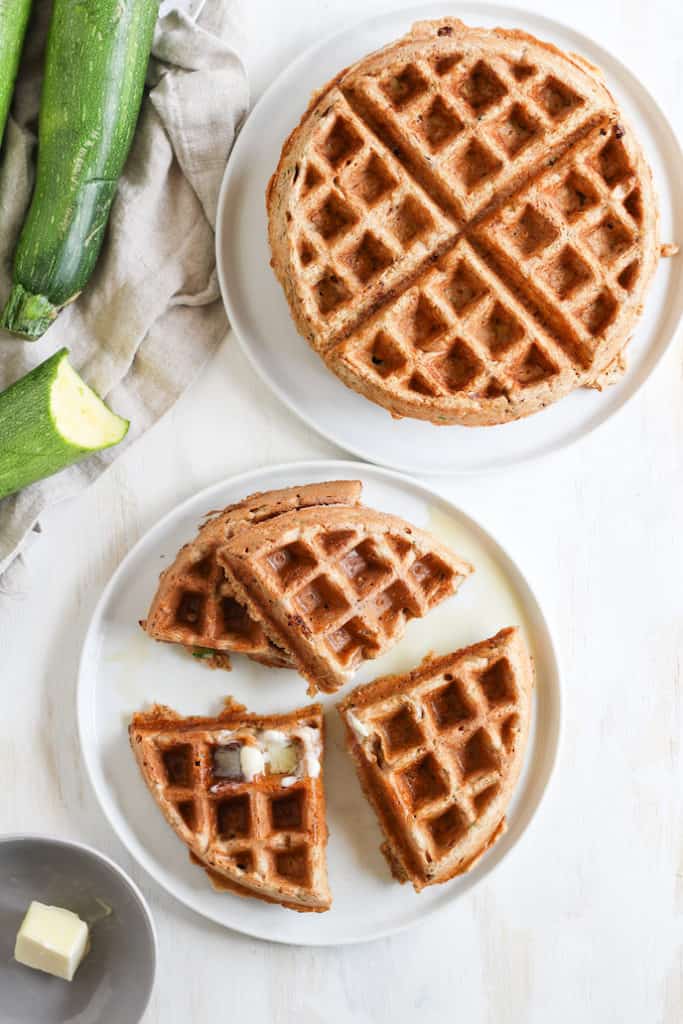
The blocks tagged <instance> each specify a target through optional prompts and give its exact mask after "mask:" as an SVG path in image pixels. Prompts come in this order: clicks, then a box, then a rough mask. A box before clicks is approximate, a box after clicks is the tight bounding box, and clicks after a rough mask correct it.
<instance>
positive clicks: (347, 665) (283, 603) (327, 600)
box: [218, 506, 473, 694]
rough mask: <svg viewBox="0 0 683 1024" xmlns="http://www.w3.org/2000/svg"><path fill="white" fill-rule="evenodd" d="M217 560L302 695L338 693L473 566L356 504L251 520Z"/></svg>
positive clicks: (432, 540)
mask: <svg viewBox="0 0 683 1024" xmlns="http://www.w3.org/2000/svg"><path fill="white" fill-rule="evenodd" d="M218 560H219V562H220V564H221V565H222V566H223V567H224V569H225V573H226V577H227V579H228V581H229V583H230V585H231V586H232V588H233V590H234V593H235V594H236V596H237V598H238V600H239V601H240V602H241V603H242V604H244V606H245V607H246V608H247V609H248V611H249V614H250V616H251V617H252V618H253V619H254V620H255V621H256V622H259V623H260V624H261V625H262V626H263V628H264V630H265V631H266V634H267V635H268V636H269V637H270V639H271V640H272V641H273V642H274V643H276V644H278V645H281V646H283V647H286V648H287V650H288V651H289V652H290V653H291V655H292V658H293V660H294V662H295V664H296V667H297V668H298V670H299V672H300V673H301V674H302V675H303V676H304V677H305V678H306V679H307V680H308V682H309V693H311V694H314V693H316V692H317V691H318V690H324V691H326V692H328V693H332V692H334V691H335V690H337V689H339V687H340V686H342V685H343V684H344V683H345V682H346V681H347V680H348V679H349V678H350V677H351V675H352V674H353V672H354V671H355V670H356V669H357V668H358V666H359V664H360V663H361V662H362V661H364V660H366V659H369V658H377V657H379V655H381V654H383V653H384V652H385V651H386V650H387V649H388V648H389V647H391V646H392V645H393V644H394V643H396V641H397V640H400V638H401V637H402V636H403V633H404V630H405V626H406V623H407V622H408V621H409V620H410V619H413V618H422V616H423V615H426V614H427V612H429V611H430V610H431V609H432V608H434V607H435V606H436V605H437V604H439V603H440V602H441V601H443V600H444V599H445V598H447V597H450V596H451V595H452V594H454V593H455V591H456V590H457V589H458V587H459V586H460V584H461V583H462V581H463V580H464V579H465V577H466V576H468V575H469V574H470V573H471V572H472V571H473V569H472V566H471V565H469V564H468V563H467V562H465V561H463V560H462V559H461V558H459V557H458V556H457V555H455V554H454V553H453V552H452V551H450V550H449V548H447V547H446V546H445V545H444V544H441V543H440V542H439V541H438V540H436V538H434V537H432V536H431V535H430V534H428V533H426V532H425V531H423V530H419V529H418V528H417V527H415V526H412V525H411V524H410V523H407V522H406V521H405V520H403V519H399V518H398V517H397V516H392V515H388V514H386V513H384V512H376V511H374V510H373V509H368V508H366V507H364V506H361V507H351V506H345V507H342V506H337V507H332V506H329V507H326V508H322V507H320V508H314V509H302V510H301V511H298V512H290V513H288V514H286V515H283V516H279V517H278V518H277V519H274V520H272V521H270V522H265V523H260V524H258V525H256V526H251V527H249V528H247V529H245V530H243V531H241V532H240V534H239V535H238V536H236V537H234V538H233V539H232V540H231V541H229V542H228V543H227V544H226V545H225V546H224V547H222V548H221V549H220V551H219V552H218Z"/></svg>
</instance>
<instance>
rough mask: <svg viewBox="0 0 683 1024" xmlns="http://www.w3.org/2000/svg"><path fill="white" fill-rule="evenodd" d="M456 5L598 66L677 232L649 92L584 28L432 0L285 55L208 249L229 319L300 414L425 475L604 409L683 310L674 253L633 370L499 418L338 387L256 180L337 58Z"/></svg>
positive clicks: (601, 414)
mask: <svg viewBox="0 0 683 1024" xmlns="http://www.w3.org/2000/svg"><path fill="white" fill-rule="evenodd" d="M449 13H450V14H457V15H458V17H460V18H462V19H463V20H464V21H466V22H468V23H470V24H474V25H484V26H495V25H503V26H510V27H515V28H520V29H524V30H526V31H528V32H531V33H532V34H534V35H536V36H539V37H540V38H541V39H546V40H549V41H550V42H553V43H555V44H556V45H558V46H560V47H561V48H562V49H564V50H573V51H576V52H578V53H581V54H583V55H584V56H585V57H587V58H588V59H589V60H590V61H592V62H593V63H594V64H597V65H598V67H601V68H602V69H603V70H604V72H605V74H606V77H607V83H608V85H609V87H610V89H612V91H613V92H614V94H615V96H616V98H617V99H618V101H619V103H620V104H621V106H622V109H623V110H624V111H625V112H626V113H627V114H628V116H629V118H630V121H631V123H632V124H633V127H634V129H635V130H636V132H637V133H638V137H639V138H640V140H641V141H642V143H643V146H644V148H645V152H646V153H647V155H648V158H649V161H650V164H651V166H652V170H653V173H654V178H655V184H656V186H657V190H658V192H659V197H660V205H661V215H662V240H663V241H664V242H668V241H676V240H677V241H679V242H680V241H683V193H682V192H681V189H680V178H681V170H682V167H683V158H682V156H681V151H680V148H679V146H678V143H677V141H676V137H675V135H674V133H673V132H672V130H671V128H670V127H669V125H668V123H667V121H666V119H665V118H664V116H663V114H662V113H661V111H660V110H659V108H658V107H657V105H656V103H655V101H654V100H653V99H652V97H651V96H650V95H649V93H648V92H646V90H645V89H644V88H643V86H642V85H641V84H640V82H639V81H638V80H637V79H636V78H635V76H634V75H633V74H632V73H631V72H630V71H629V70H628V69H627V68H626V67H624V65H623V64H621V63H620V62H619V61H618V60H617V59H616V58H615V57H612V56H611V54H609V53H608V52H607V51H606V50H604V49H602V47H600V46H598V45H597V44H596V43H594V42H593V41H592V40H590V39H588V38H587V37H586V36H583V35H581V34H580V33H578V32H575V31H574V29H572V28H569V27H568V26H566V25H562V24H560V23H559V22H556V21H553V20H551V19H549V18H545V17H542V16H541V15H538V14H531V13H530V12H528V11H524V10H520V9H516V8H511V7H504V6H500V5H496V4H485V3H463V4H457V5H454V4H449V3H440V4H434V5H431V4H430V5H428V6H421V7H413V8H411V9H409V10H402V11H394V12H389V13H387V14H382V15H379V16H377V17H375V18H372V19H370V20H369V21H365V22H363V23H362V24H361V25H356V26H354V27H353V28H351V29H348V30H347V31H345V32H342V33H341V34H339V35H335V36H334V37H332V38H330V39H327V40H325V41H323V42H321V43H319V44H317V45H316V46H315V47H313V48H312V49H310V50H308V51H306V52H305V53H304V54H302V56H300V57H299V58H298V59H297V60H296V61H294V63H293V64H291V65H290V66H289V67H288V68H287V69H286V70H285V71H284V72H283V73H282V74H281V75H280V76H279V77H278V78H277V79H276V80H275V82H273V84H272V85H271V86H270V88H269V89H268V90H267V92H266V93H265V94H264V95H263V96H262V97H261V99H260V100H259V102H258V103H257V104H256V106H255V107H254V110H253V111H252V113H251V115H250V117H249V119H248V120H247V122H246V124H245V126H244V128H243V129H242V132H241V134H240V136H239V139H238V140H237V144H236V145H235V148H234V150H233V153H232V156H231V158H230V161H229V163H228V166H227V170H226V174H225V178H224V181H223V187H222V191H221V197H220V204H219V210H218V228H217V239H216V244H217V260H218V273H219V279H220V282H221V290H222V293H223V299H224V302H225V305H226V308H227V311H228V316H229V318H230V323H231V324H232V326H233V328H234V329H235V333H236V335H237V337H238V339H239V340H240V342H241V344H242V348H243V349H244V351H245V353H246V355H247V356H248V358H249V359H250V360H251V362H252V364H253V366H254V367H255V369H256V370H257V371H258V372H259V373H260V374H261V376H262V377H263V379H264V380H265V381H266V382H267V383H268V384H269V385H270V387H271V388H272V389H273V391H275V393H276V394H277V395H279V397H280V398H281V399H282V401H283V402H284V403H285V404H286V405H288V406H289V408H290V409H292V410H293V411H294V412H295V413H297V414H298V415H299V416H300V417H301V418H302V419H303V420H305V422H306V423H308V424H309V426H311V427H313V428H314V429H315V430H317V431H318V432H319V433H320V434H322V435H324V436H325V437H326V438H328V440H330V441H333V442H334V443H336V444H338V445H341V447H342V448H345V449H346V450H348V451H350V452H353V453H354V454H356V455H359V456H361V457H362V458H364V459H368V460H370V461H371V462H376V463H379V464H381V465H386V466H393V467H394V468H395V469H400V470H403V471H405V472H409V473H420V474H421V475H424V474H426V473H430V474H442V473H467V472H478V471H482V470H490V469H496V468H501V467H503V466H508V465H510V464H512V463H516V462H521V461H524V460H526V459H530V458H533V457H536V456H539V455H543V454H546V453H549V452H552V451H555V450H557V449H559V448H562V447H563V446H565V445H567V444H570V443H572V442H573V441H576V440H578V439H579V438H581V437H583V436H585V435H586V434H588V433H590V431H592V430H594V429H595V428H596V427H597V426H599V425H600V424H602V423H604V422H605V420H607V419H608V418H609V417H610V416H612V415H613V414H614V413H615V412H617V410H618V409H620V408H621V407H622V406H623V405H624V404H625V402H627V401H628V399H629V398H631V397H632V396H633V395H634V394H635V392H636V391H637V390H638V388H639V387H640V386H641V384H643V383H644V381H645V380H646V379H647V377H648V376H649V375H650V373H651V372H652V370H653V369H654V367H655V365H656V363H657V362H658V360H659V359H660V357H661V356H662V354H663V353H664V351H665V349H666V347H667V345H668V344H669V342H670V341H671V339H672V337H673V335H674V333H675V329H676V326H677V324H678V321H679V319H680V317H681V314H682V313H683V259H678V260H663V261H662V262H661V264H660V266H659V268H658V270H657V274H656V278H655V281H654V283H653V285H652V288H651V290H650V293H649V295H648V300H647V305H646V309H645V314H644V316H643V318H642V320H641V321H640V323H639V325H638V328H637V331H636V335H635V337H634V339H633V341H632V342H631V344H630V345H629V349H628V363H629V368H628V372H627V373H626V374H625V376H624V379H623V380H622V381H621V382H620V383H618V384H616V385H614V386H612V387H610V388H608V389H607V390H606V391H605V392H602V393H599V392H597V391H590V390H587V389H584V390H581V391H577V392H575V393H573V394H571V395H568V396H567V397H566V398H564V399H563V400H562V401H560V402H557V403H555V404H554V405H552V406H550V407H549V408H548V409H546V410H544V411H543V412H540V413H537V414H536V415H534V416H531V417H529V418H528V419H525V420H520V421H518V422H516V423H509V424H505V425H503V426H497V427H478V428H473V427H458V426H453V427H444V426H441V427H437V426H434V425H433V424H430V423H422V422H419V421H417V420H410V419H405V420H392V419H391V417H390V415H389V413H388V412H386V411H385V410H384V409H382V408H380V407H379V406H376V405H374V403H372V402H370V401H368V400H366V399H364V398H362V397H361V396H360V395H357V394H356V393H355V392H353V391H351V390H349V389H348V388H346V387H344V385H343V384H342V383H341V382H340V381H339V380H337V378H336V377H335V376H334V375H333V374H332V373H330V372H329V370H327V369H326V368H325V366H324V364H323V362H322V360H321V359H320V358H319V357H318V356H317V355H316V354H315V353H314V352H313V351H312V349H310V348H309V346H308V345H307V343H306V342H305V341H304V339H303V338H301V337H300V336H299V335H298V334H297V332H296V330H295V328H294V325H293V323H292V321H291V318H290V315H289V309H288V307H287V303H286V301H285V298H284V295H283V292H282V289H281V288H280V285H279V284H278V282H277V281H276V279H275V275H274V274H273V272H272V270H271V268H270V266H269V260H270V252H269V249H268V242H267V237H266V211H265V190H266V185H267V183H268V179H269V177H270V175H271V174H272V173H273V171H274V170H275V167H276V166H277V162H278V159H279V156H280V149H281V147H282V143H283V142H284V140H285V138H286V137H287V136H288V134H289V133H290V132H291V131H292V129H293V128H294V127H295V125H296V124H297V123H298V121H299V119H300V117H301V115H302V113H303V111H304V108H305V106H306V104H307V103H308V99H309V97H310V95H311V93H312V92H313V91H314V90H316V89H318V88H320V86H322V85H323V84H324V83H325V82H327V81H328V80H329V79H330V78H331V77H332V76H333V75H334V74H336V73H337V72H338V71H339V69H340V68H343V67H345V66H347V65H349V64H352V63H353V62H354V61H356V60H358V59H359V58H360V57H362V56H363V55H364V54H366V53H369V52H370V51H371V50H375V49H377V48H379V47H381V46H383V45H384V44H385V43H389V42H391V41H392V40H394V39H397V38H398V37H399V36H401V35H402V34H403V33H405V32H406V31H407V30H408V29H409V28H410V25H411V24H412V23H413V22H414V21H416V20H418V19H419V18H430V17H432V18H438V17H443V16H444V15H445V14H449Z"/></svg>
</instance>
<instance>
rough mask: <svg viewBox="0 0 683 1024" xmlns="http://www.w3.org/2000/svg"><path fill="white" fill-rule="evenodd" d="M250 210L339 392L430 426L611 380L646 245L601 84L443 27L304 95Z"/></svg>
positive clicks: (558, 61) (580, 65)
mask: <svg viewBox="0 0 683 1024" xmlns="http://www.w3.org/2000/svg"><path fill="white" fill-rule="evenodd" d="M266 202H267V209H268V223H269V228H268V230H269V241H270V247H271V251H272V265H273V269H274V271H275V274H276V276H277V278H278V280H279V281H280V283H281V285H282V287H283V289H284V291H285V295H286V298H287V301H288V303H289V307H290V311H291V314H292V317H293V320H294V323H295V325H296V327H297V330H298V331H299V333H300V334H302V335H303V337H305V338H306V339H307V341H308V342H309V343H310V345H311V346H312V347H313V348H314V349H315V350H316V351H317V352H318V353H319V354H320V356H321V357H322V358H323V359H324V361H325V363H326V364H327V366H328V367H329V368H330V369H331V370H332V372H334V373H335V374H336V375H337V376H338V377H339V378H340V379H341V380H342V381H343V382H344V383H345V384H346V385H347V386H349V387H350V388H353V389H354V390H356V391H357V392H359V393H360V394H362V395H364V396H365V397H367V398H369V399H370V400H372V401H374V402H376V403H378V404H380V405H382V406H384V407H385V408H387V409H388V410H389V411H390V412H391V413H392V415H394V416H397V417H398V416H409V417H415V418H418V419H424V420H430V421H432V422H433V423H437V424H439V423H443V424H449V423H461V424H465V425H489V424H496V423H505V422H508V421H510V420H515V419H518V418H520V417H522V416H526V415H529V414H530V413H533V412H536V411H538V410H540V409H542V408H544V407H545V406H547V405H548V404H550V403H551V402H554V401H556V400H557V399H559V398H561V397H562V396H564V395H566V394H568V393H569V392H570V391H572V390H573V389H575V388H577V387H581V386H592V385H593V384H594V383H595V382H596V380H601V381H604V380H606V379H608V377H609V376H610V375H611V376H612V377H614V376H616V374H615V373H614V372H613V371H614V368H615V367H619V366H620V365H621V363H622V362H623V360H622V359H621V353H622V350H623V348H624V346H625V344H626V343H627V341H628V340H629V338H630V336H631V334H632V332H633V330H634V328H635V325H636V322H637V320H638V317H639V316H640V314H641V312H642V308H643V303H644V298H645V294H646V291H647V288H648V285H649V283H650V280H651V278H652V274H653V272H654V269H655V267H656V264H657V260H658V257H659V252H660V250H659V242H658V212H657V202H656V196H655V194H654V189H653V184H652V178H651V173H650V170H649V167H648V165H647V163H646V160H645V157H644V155H643V152H642V150H641V148H640V145H639V143H638V141H637V139H636V138H635V136H634V134H633V132H632V130H631V129H630V127H629V125H628V123H627V121H626V120H625V119H624V117H623V115H622V113H621V111H620V110H619V108H618V106H617V104H616V102H615V100H614V98H613V97H612V95H611V94H610V92H609V90H608V89H607V87H606V85H605V82H604V80H603V78H602V76H601V73H600V72H599V71H598V70H597V69H596V68H594V67H593V66H592V65H589V64H588V63H587V62H586V61H583V60H582V59H581V58H580V57H577V56H575V55H572V54H566V53H563V52H561V51H560V50H558V49H557V48H556V47H554V46H552V45H551V44H548V43H543V42H541V41H539V40H537V39H535V38H533V37H532V36H529V35H527V34H526V33H523V32H518V31H511V30H506V29H493V30H489V29H480V28H470V27H468V26H466V25H464V24H463V23H462V22H461V21H458V20H457V19H453V18H444V19H440V20H438V21H423V22H418V23H417V24H415V25H414V26H413V28H412V30H411V32H409V33H408V34H407V35H406V36H405V37H404V38H402V39H400V40H398V41H397V42H395V43H393V44H391V45H390V46H387V47H385V48H384V49H382V50H379V51H377V52H376V53H373V54H370V55H369V56H367V57H365V58H363V59H362V60H361V61H359V62H358V63H357V64H355V65H353V66H352V67H351V68H348V69H346V70H345V71H342V72H341V73H340V74H339V75H338V76H337V77H336V78H334V79H333V80H332V81H331V82H329V83H328V84H327V85H326V86H325V87H324V88H323V89H322V90H321V91H320V92H319V93H318V94H317V95H316V96H314V98H313V100H312V102H311V105H310V106H309V108H308V110H307V111H306V113H305V114H304V116H303V118H302V120H301V122H300V124H299V125H298V127H297V128H296V129H295V130H294V132H293V133H292V134H291V136H290V137H289V138H288V139H287V141H286V142H285V145H284V147H283V150H282V154H281V158H280V161H279V164H278V167H277V169H276V171H275V173H274V175H273V177H272V179H271V181H270V184H269V187H268V192H267V197H266ZM610 368H611V372H610V374H609V375H608V377H606V376H605V373H606V371H608V370H610Z"/></svg>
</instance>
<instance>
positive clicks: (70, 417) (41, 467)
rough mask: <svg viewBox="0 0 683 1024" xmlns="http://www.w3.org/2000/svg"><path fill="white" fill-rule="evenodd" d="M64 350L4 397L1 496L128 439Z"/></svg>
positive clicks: (0, 406) (0, 397)
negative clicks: (80, 375)
mask: <svg viewBox="0 0 683 1024" xmlns="http://www.w3.org/2000/svg"><path fill="white" fill-rule="evenodd" d="M68 356H69V352H68V349H65V348H63V349H60V350H59V352H56V353H55V354H54V355H53V356H51V357H50V359H47V360H46V361H45V362H44V363H41V364H40V366H36V368H35V370H31V372H30V373H27V374H26V376H25V377H22V378H21V379H20V380H18V381H16V383H14V384H12V385H11V387H9V388H7V390H6V391H3V392H2V393H0V498H6V497H7V495H8V494H13V493H14V492H15V491H19V490H21V488H22V487H26V486H27V485H28V484H32V483H34V481H36V480H42V479H43V477H46V476H51V475H52V474H53V473H58V472H59V470H60V469H65V468H66V467H67V466H70V465H71V464H72V463H74V462H78V461H79V460H80V459H82V458H85V456H86V455H90V454H92V452H98V451H101V450H102V448H110V447H111V446H112V445H115V444H118V443H119V441H121V440H123V438H124V437H125V436H126V433H127V431H128V426H129V424H128V420H124V419H122V418H121V417H120V416H117V415H116V413H113V412H111V410H110V409H108V408H107V406H106V405H105V404H104V402H103V401H102V399H101V398H98V397H97V395H96V394H95V392H94V391H92V390H91V389H90V388H89V387H88V385H87V384H86V383H85V381H83V380H82V379H81V378H80V377H79V375H78V374H77V373H76V371H75V370H74V369H73V367H72V366H71V364H70V363H69V359H68Z"/></svg>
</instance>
